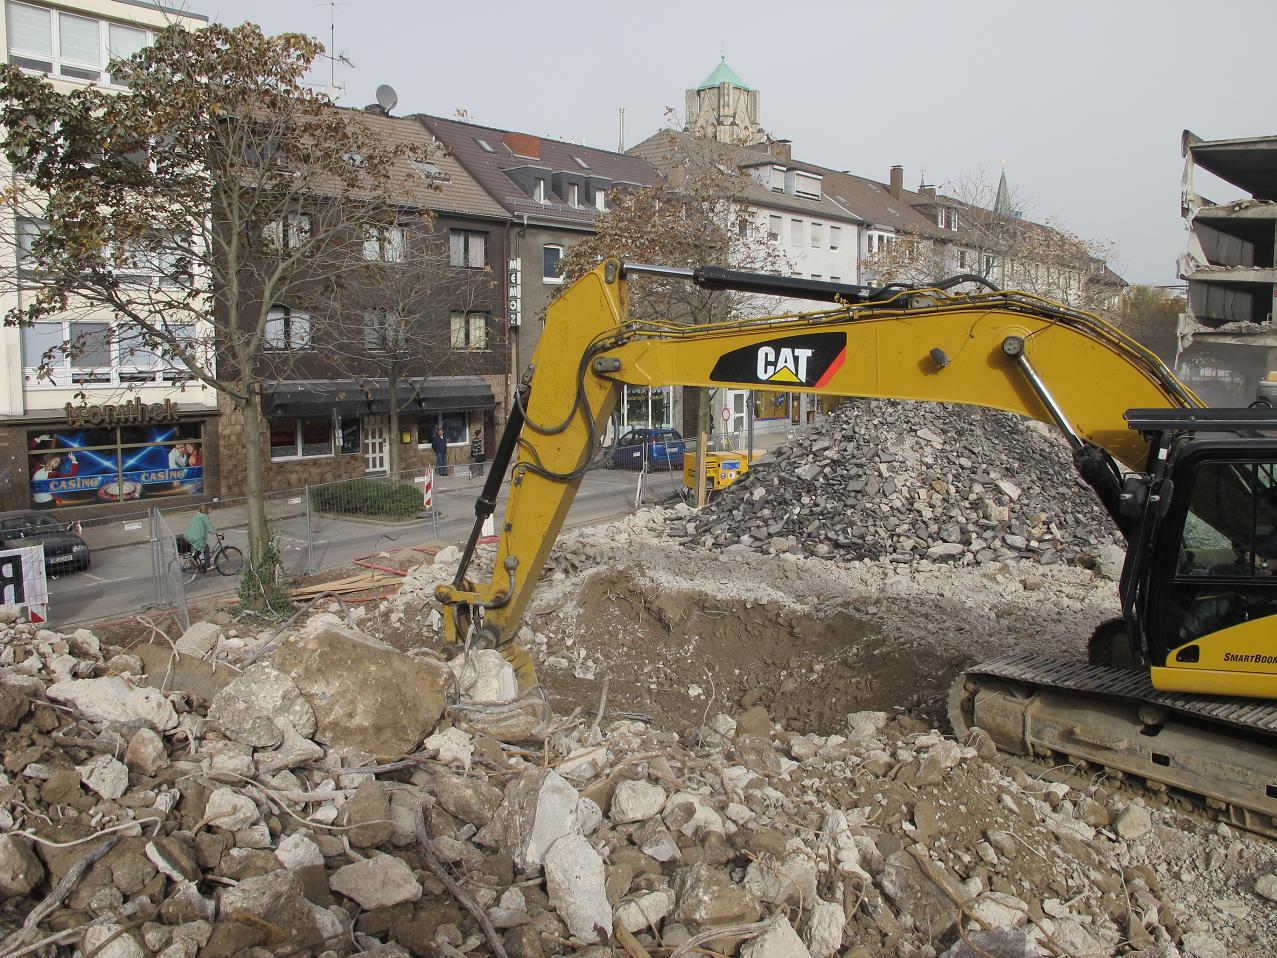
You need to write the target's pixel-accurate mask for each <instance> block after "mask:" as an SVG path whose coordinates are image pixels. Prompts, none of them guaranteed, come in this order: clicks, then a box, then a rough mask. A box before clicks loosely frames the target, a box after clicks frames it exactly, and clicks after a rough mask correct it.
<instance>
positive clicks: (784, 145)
mask: <svg viewBox="0 0 1277 958" xmlns="http://www.w3.org/2000/svg"><path fill="white" fill-rule="evenodd" d="M768 152H769V153H771V155H772V156H774V157H776V159H778V160H780V161H781V162H782V163H788V162H789V161H790V159H792V157H793V155H794V144H793V143H792V142H791V141H790V140H775V141H773V142H772V144H771V148H770V149H769V150H768Z"/></svg>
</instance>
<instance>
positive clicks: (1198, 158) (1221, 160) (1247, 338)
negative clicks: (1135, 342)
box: [1177, 130, 1277, 405]
mask: <svg viewBox="0 0 1277 958" xmlns="http://www.w3.org/2000/svg"><path fill="white" fill-rule="evenodd" d="M1181 151H1182V153H1183V156H1184V179H1183V187H1182V192H1181V207H1182V214H1183V216H1184V219H1185V222H1186V224H1187V226H1188V250H1187V252H1186V253H1185V254H1184V255H1183V256H1181V257H1180V260H1179V275H1180V278H1181V279H1183V280H1185V281H1187V283H1188V304H1187V311H1186V312H1185V314H1184V315H1183V316H1182V317H1181V321H1180V328H1179V342H1180V354H1179V360H1178V363H1177V365H1178V367H1179V372H1180V375H1181V376H1183V377H1184V378H1185V380H1186V381H1187V382H1188V383H1189V384H1190V385H1191V386H1193V388H1195V389H1196V390H1197V391H1198V392H1199V393H1200V394H1201V395H1202V398H1203V399H1205V400H1206V401H1207V402H1209V403H1211V404H1213V405H1246V404H1248V403H1250V402H1252V401H1254V400H1255V399H1257V398H1259V397H1260V395H1261V393H1263V392H1264V391H1265V390H1264V389H1262V388H1261V387H1260V385H1259V384H1260V383H1261V382H1263V381H1265V379H1266V378H1267V377H1268V376H1269V374H1270V373H1273V374H1274V376H1275V377H1277V327H1274V325H1273V306H1274V301H1275V300H1274V296H1275V295H1277V268H1274V267H1275V265H1277V263H1275V260H1274V255H1275V252H1277V135H1274V136H1257V137H1242V138H1239V139H1228V140H1203V139H1202V138H1201V137H1198V136H1196V135H1195V134H1193V133H1192V132H1190V131H1188V130H1185V131H1184V134H1183V138H1182V147H1181ZM1202 171H1204V172H1206V173H1210V174H1213V176H1215V177H1218V178H1219V179H1220V180H1223V181H1224V182H1225V183H1228V184H1231V185H1232V186H1234V187H1236V188H1237V189H1239V190H1241V191H1242V192H1243V193H1245V194H1248V195H1247V196H1245V197H1243V198H1239V199H1234V200H1231V201H1217V200H1211V199H1208V198H1207V197H1205V196H1203V195H1202V194H1201V193H1199V192H1198V189H1199V188H1210V187H1206V186H1205V185H1204V184H1201V183H1199V182H1198V181H1199V180H1200V179H1201V178H1200V177H1199V176H1198V174H1199V172H1202ZM1268 388H1271V389H1273V390H1274V392H1277V381H1275V382H1274V384H1273V386H1272V387H1268ZM1274 404H1275V405H1277V402H1274Z"/></svg>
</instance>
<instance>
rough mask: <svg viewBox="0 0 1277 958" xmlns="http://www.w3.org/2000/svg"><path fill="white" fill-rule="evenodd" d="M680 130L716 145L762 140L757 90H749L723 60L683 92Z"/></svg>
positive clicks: (745, 143) (724, 59)
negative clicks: (683, 114) (684, 119)
mask: <svg viewBox="0 0 1277 958" xmlns="http://www.w3.org/2000/svg"><path fill="white" fill-rule="evenodd" d="M684 130H686V131H687V132H688V133H693V134H695V135H696V136H702V137H705V138H706V139H714V140H718V141H719V142H720V143H735V144H739V145H747V144H751V143H761V142H762V141H763V128H762V126H761V125H760V124H759V122H758V91H757V90H753V89H750V88H749V87H747V86H746V85H745V81H744V80H742V79H741V78H740V77H739V76H737V75H736V71H735V70H733V69H732V68H731V67H729V66H728V65H727V58H726V57H723V58H722V60H721V62H720V63H719V64H718V66H717V67H715V68H714V72H713V73H711V74H710V75H709V76H707V77H706V78H705V82H704V83H702V84H701V85H700V86H698V87H697V88H696V89H694V90H688V91H687V122H686V126H684Z"/></svg>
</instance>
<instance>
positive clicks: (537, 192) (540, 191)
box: [532, 179, 545, 203]
mask: <svg viewBox="0 0 1277 958" xmlns="http://www.w3.org/2000/svg"><path fill="white" fill-rule="evenodd" d="M532 198H533V199H534V200H536V201H537V202H538V203H544V202H545V180H541V179H538V180H537V181H536V186H535V187H533V189H532Z"/></svg>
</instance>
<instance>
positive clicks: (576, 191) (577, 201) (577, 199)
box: [568, 183, 581, 206]
mask: <svg viewBox="0 0 1277 958" xmlns="http://www.w3.org/2000/svg"><path fill="white" fill-rule="evenodd" d="M580 205H581V187H579V186H577V185H576V184H575V183H569V184H568V206H580Z"/></svg>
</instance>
